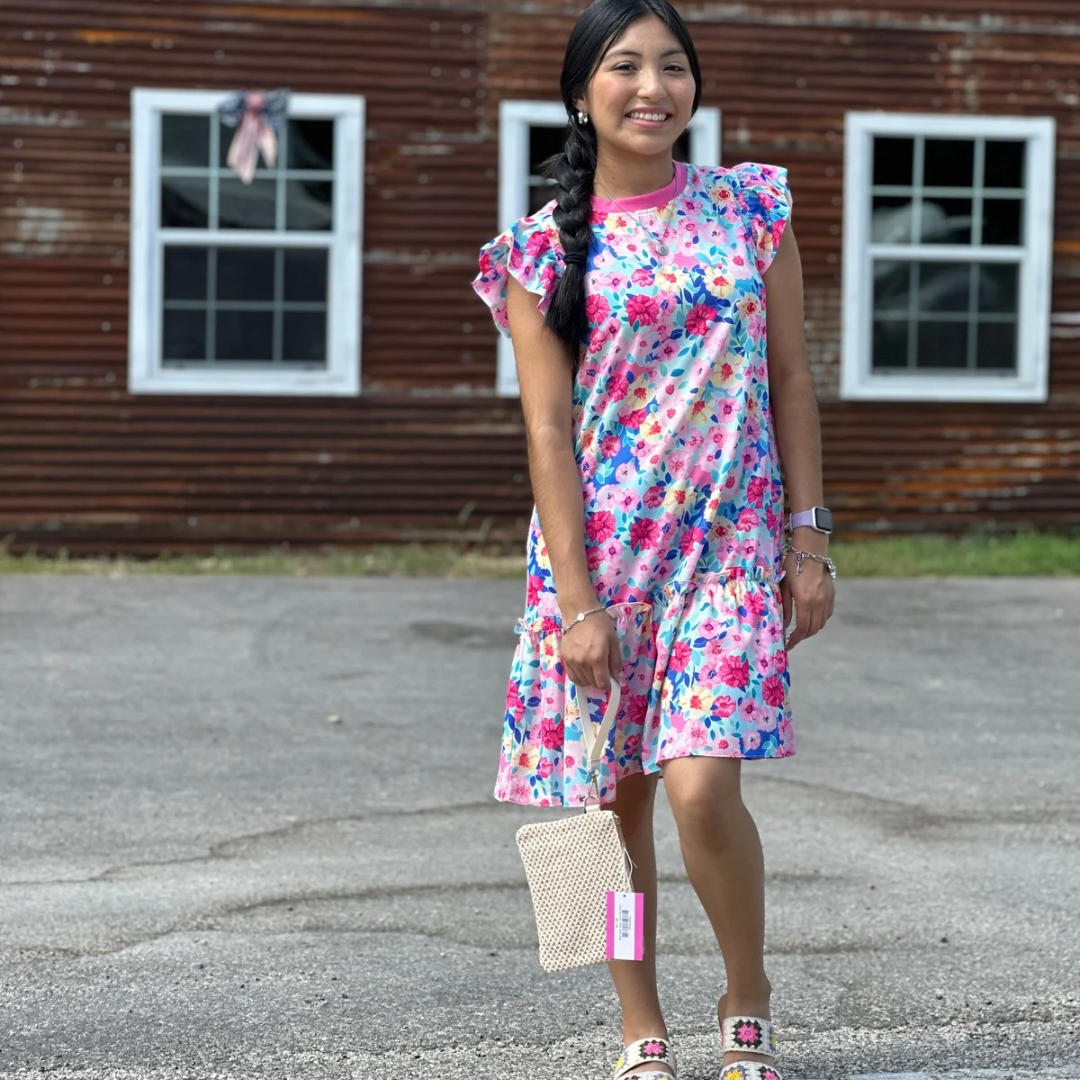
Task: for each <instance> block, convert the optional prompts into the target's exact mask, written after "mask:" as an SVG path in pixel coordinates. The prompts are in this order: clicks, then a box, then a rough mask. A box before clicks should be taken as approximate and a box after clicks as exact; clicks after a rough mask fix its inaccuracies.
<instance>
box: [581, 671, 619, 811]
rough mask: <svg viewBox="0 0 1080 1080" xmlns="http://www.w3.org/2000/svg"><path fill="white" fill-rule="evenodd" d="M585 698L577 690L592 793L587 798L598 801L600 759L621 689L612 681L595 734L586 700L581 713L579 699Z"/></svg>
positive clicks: (617, 705) (612, 722) (613, 723)
mask: <svg viewBox="0 0 1080 1080" xmlns="http://www.w3.org/2000/svg"><path fill="white" fill-rule="evenodd" d="M583 697H585V695H584V694H582V693H581V690H580V688H579V689H578V712H579V713H580V714H581V738H582V741H583V742H584V743H585V750H586V754H587V757H588V761H587V762H586V764H587V766H588V770H589V784H590V785H591V787H592V793H591V794H590V795H589V796H588V797H589V798H594V797H595V798H596V800H597V801H599V799H600V785H599V776H600V759H601V758H602V757H603V756H604V749H605V748H606V747H607V741H608V736H609V735H610V734H611V729H612V728H613V727H614V726H615V718H616V717H617V716H618V715H619V699H620V698H621V697H622V688H621V687H620V686H619V684H618V683H617V682H616V681H615V680H614V679H612V680H611V691H610V694H609V696H608V703H607V708H606V709H605V710H604V719H603V720H601V721H600V726H599V728H597V730H596V734H595V735H594V734H593V730H592V727H593V725H592V719H591V717H590V716H589V704H588V700H586V702H585V710H584V712H582V711H581V699H582V698H583Z"/></svg>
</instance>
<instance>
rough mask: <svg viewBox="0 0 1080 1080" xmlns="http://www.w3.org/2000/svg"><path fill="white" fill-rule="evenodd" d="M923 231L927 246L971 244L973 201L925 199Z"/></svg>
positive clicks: (923, 238)
mask: <svg viewBox="0 0 1080 1080" xmlns="http://www.w3.org/2000/svg"><path fill="white" fill-rule="evenodd" d="M921 231H922V240H923V243H926V244H970V243H971V200H970V199H935V198H926V199H924V200H923V204H922V229H921Z"/></svg>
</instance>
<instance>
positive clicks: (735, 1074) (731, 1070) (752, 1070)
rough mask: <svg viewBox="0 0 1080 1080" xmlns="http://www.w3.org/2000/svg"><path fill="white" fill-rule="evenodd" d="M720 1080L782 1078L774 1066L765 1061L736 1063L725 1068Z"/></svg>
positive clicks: (774, 1079) (779, 1079) (776, 1079)
mask: <svg viewBox="0 0 1080 1080" xmlns="http://www.w3.org/2000/svg"><path fill="white" fill-rule="evenodd" d="M720 1080H781V1077H780V1074H779V1073H778V1072H777V1071H776V1069H775V1067H774V1066H772V1065H766V1064H765V1062H764V1061H734V1062H732V1063H731V1064H730V1065H725V1066H724V1068H723V1070H722V1071H721V1073H720Z"/></svg>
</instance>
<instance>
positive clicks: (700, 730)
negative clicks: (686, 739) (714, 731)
mask: <svg viewBox="0 0 1080 1080" xmlns="http://www.w3.org/2000/svg"><path fill="white" fill-rule="evenodd" d="M708 741H709V733H708V732H707V731H706V730H705V725H704V724H702V723H701V722H700V721H699V720H695V721H694V722H693V723H692V724H691V725H690V745H691V746H692V747H693V748H694V749H695V750H700V749H701V748H702V747H703V746H704V745H705V744H706V743H707V742H708Z"/></svg>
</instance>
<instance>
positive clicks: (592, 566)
mask: <svg viewBox="0 0 1080 1080" xmlns="http://www.w3.org/2000/svg"><path fill="white" fill-rule="evenodd" d="M603 564H604V549H603V548H598V547H592V546H591V545H590V544H586V545H585V565H586V566H587V567H588V569H589V572H590V573H593V572H595V571H597V570H599V569H600V567H601V566H603Z"/></svg>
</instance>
